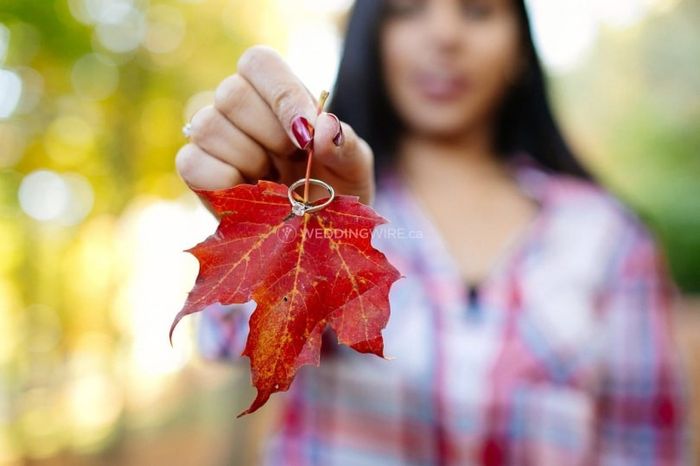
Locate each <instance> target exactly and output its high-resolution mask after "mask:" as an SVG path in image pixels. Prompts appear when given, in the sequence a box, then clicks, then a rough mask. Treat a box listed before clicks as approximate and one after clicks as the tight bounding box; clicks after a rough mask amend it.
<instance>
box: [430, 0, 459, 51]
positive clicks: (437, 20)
mask: <svg viewBox="0 0 700 466" xmlns="http://www.w3.org/2000/svg"><path fill="white" fill-rule="evenodd" d="M458 3H459V2H458V1H455V0H433V1H431V2H429V4H430V8H429V10H428V31H429V33H430V37H431V39H432V40H433V41H434V42H435V45H436V46H438V47H440V48H449V47H453V46H454V45H456V44H457V43H458V42H459V39H460V35H461V34H462V30H461V22H460V21H461V19H460V13H459V6H458Z"/></svg>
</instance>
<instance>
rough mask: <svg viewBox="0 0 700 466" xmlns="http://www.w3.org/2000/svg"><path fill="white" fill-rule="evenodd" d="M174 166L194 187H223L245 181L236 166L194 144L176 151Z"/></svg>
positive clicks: (188, 183)
mask: <svg viewBox="0 0 700 466" xmlns="http://www.w3.org/2000/svg"><path fill="white" fill-rule="evenodd" d="M175 166H176V168H177V171H178V173H179V174H180V176H181V177H182V179H183V181H184V182H185V183H187V185H188V186H190V187H191V188H195V189H205V190H216V189H225V188H229V187H231V186H235V185H237V184H240V183H243V182H244V181H245V180H244V178H243V175H242V174H241V172H240V171H239V170H238V169H237V168H235V167H233V166H231V165H229V164H228V163H226V162H223V161H221V160H219V159H218V158H216V157H214V156H212V155H210V154H208V153H207V152H205V151H204V150H203V149H202V148H200V147H198V146H197V145H195V144H187V145H185V146H183V147H182V148H181V149H180V150H179V151H178V153H177V156H176V157H175Z"/></svg>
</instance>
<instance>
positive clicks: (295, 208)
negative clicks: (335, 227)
mask: <svg viewBox="0 0 700 466" xmlns="http://www.w3.org/2000/svg"><path fill="white" fill-rule="evenodd" d="M304 183H306V178H301V179H299V180H296V181H295V182H294V183H292V184H291V186H289V189H288V190H287V197H289V202H290V203H291V204H292V212H293V213H294V215H298V216H299V217H301V216H303V215H304V214H305V213H307V212H316V211H319V210H321V209H323V208H324V207H327V206H328V205H329V204H330V203H331V202H333V199H335V190H334V189H333V186H331V185H329V184H328V183H326V182H325V181H321V180H317V179H314V178H309V183H310V184H315V185H317V186H321V187H322V188H325V189H326V190H327V191H328V194H329V197H328V199H327V200H326V202H324V203H323V204H318V205H310V204H305V203H303V202H299V201H297V200H296V199H294V191H295V190H296V189H297V188H298V187H299V186H301V185H303V184H304Z"/></svg>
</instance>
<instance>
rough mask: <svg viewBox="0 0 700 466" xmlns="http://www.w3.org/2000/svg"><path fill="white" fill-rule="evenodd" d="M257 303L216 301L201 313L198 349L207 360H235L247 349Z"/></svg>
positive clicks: (198, 329)
mask: <svg viewBox="0 0 700 466" xmlns="http://www.w3.org/2000/svg"><path fill="white" fill-rule="evenodd" d="M254 309H255V302H254V301H250V302H248V303H244V304H229V305H222V304H218V303H215V304H212V305H210V306H208V307H206V308H205V309H204V310H202V312H200V313H199V314H200V319H199V325H198V328H197V348H198V350H199V354H200V355H201V356H202V357H203V358H204V359H206V360H210V361H221V362H235V361H238V360H240V359H241V357H240V355H241V353H242V352H243V349H244V348H245V343H246V340H247V338H248V328H249V327H248V320H249V319H250V315H251V314H252V313H253V310H254Z"/></svg>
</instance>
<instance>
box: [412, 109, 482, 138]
mask: <svg viewBox="0 0 700 466" xmlns="http://www.w3.org/2000/svg"><path fill="white" fill-rule="evenodd" d="M411 120H412V121H410V122H409V126H410V127H411V128H413V130H414V131H416V132H417V133H420V134H423V135H424V136H431V137H440V138H445V139H450V138H453V137H458V136H463V135H464V133H465V132H467V131H468V130H469V127H470V126H472V124H473V122H472V121H471V120H470V119H465V118H464V115H461V116H460V118H454V117H450V116H449V115H439V114H433V115H431V118H418V119H417V118H412V119H411Z"/></svg>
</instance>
